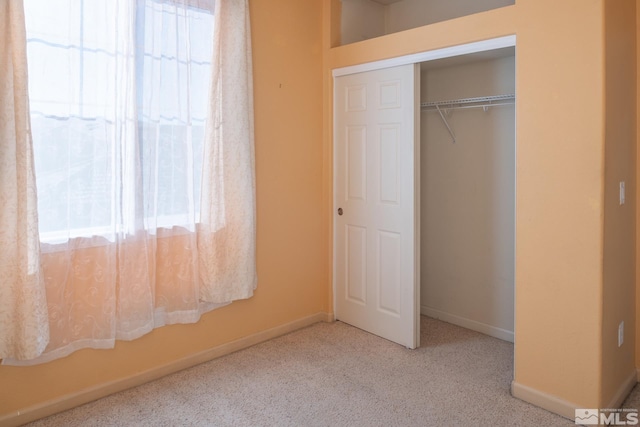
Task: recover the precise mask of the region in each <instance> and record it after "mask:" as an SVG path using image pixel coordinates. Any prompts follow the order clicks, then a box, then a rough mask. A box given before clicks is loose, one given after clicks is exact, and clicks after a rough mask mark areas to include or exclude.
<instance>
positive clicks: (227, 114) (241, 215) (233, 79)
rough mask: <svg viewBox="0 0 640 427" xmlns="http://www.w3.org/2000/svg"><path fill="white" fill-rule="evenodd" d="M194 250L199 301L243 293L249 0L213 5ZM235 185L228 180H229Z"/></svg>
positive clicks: (248, 274) (251, 273) (249, 172)
mask: <svg viewBox="0 0 640 427" xmlns="http://www.w3.org/2000/svg"><path fill="white" fill-rule="evenodd" d="M215 19H216V20H215V25H214V31H215V35H214V38H213V40H214V46H213V67H212V79H211V95H210V101H211V102H210V104H209V105H210V108H209V110H208V115H207V127H206V133H205V147H204V155H205V158H211V159H215V160H214V161H213V162H209V163H207V164H205V167H204V169H203V184H202V185H203V186H202V188H203V191H202V201H201V216H200V230H199V234H198V248H199V249H200V256H199V264H200V276H201V279H202V289H201V295H202V298H203V299H204V300H205V301H210V302H223V301H230V300H234V299H242V298H248V297H250V296H251V295H253V291H254V289H255V288H256V284H257V275H256V268H255V265H256V261H255V251H256V247H255V233H256V231H255V224H256V218H255V215H256V214H255V209H256V208H255V149H254V125H253V68H252V60H251V26H250V25H249V3H248V0H227V1H217V2H216V12H215ZM231 183H233V185H231Z"/></svg>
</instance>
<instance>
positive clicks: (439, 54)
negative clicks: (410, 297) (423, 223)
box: [331, 34, 517, 334]
mask: <svg viewBox="0 0 640 427" xmlns="http://www.w3.org/2000/svg"><path fill="white" fill-rule="evenodd" d="M515 46H516V36H515V34H513V35H508V36H503V37H497V38H493V39H488V40H482V41H478V42H472V43H465V44H461V45H456V46H450V47H445V48H441V49H434V50H430V51H426V52H420V53H415V54H411V55H405V56H399V57H396V58H389V59H383V60H379V61H373V62H368V63H365V64H358V65H352V66H348V67H342V68H335V69H333V70H332V75H333V78H334V79H335V78H336V77H339V76H345V75H348V74H355V73H361V72H365V71H373V70H379V69H382V68H388V67H393V66H396V65H407V64H417V63H420V62H427V61H433V60H436V59H444V58H450V57H453V56H460V55H467V54H472V53H478V52H486V51H490V50H496V49H502V48H506V47H515ZM332 97H333V94H332ZM333 102H334V101H333V99H332V101H331V105H333ZM416 114H419V111H417V112H416ZM332 123H333V125H332V127H333V131H332V135H335V111H334V112H333V122H332ZM332 138H333V136H332ZM416 141H419V138H416ZM333 144H334V141H333V140H332V145H333ZM333 152H334V154H333V157H332V160H333V169H334V170H335V162H336V159H335V146H334V150H333ZM514 160H515V159H514ZM419 163H420V162H419V158H418V159H416V168H417V169H416V172H417V173H416V176H420V173H419V170H420V169H419ZM332 180H333V187H332V188H333V194H334V196H333V198H332V210H331V214H332V215H333V214H334V213H335V210H336V208H337V207H336V200H335V194H336V192H335V185H336V182H335V177H332ZM419 184H420V183H419V182H417V183H416V191H417V192H419V191H420V185H419ZM516 190H517V189H516ZM415 209H416V212H415V218H416V221H418V222H419V219H420V203H416V207H415ZM335 227H336V222H335V221H333V230H332V240H333V271H332V287H333V312H334V316H335V313H336V259H335V256H336V250H335V244H336V242H335V233H336V230H335ZM419 230H420V227H419V224H417V227H416V233H417V236H416V239H417V241H418V242H419V241H420V235H419ZM516 239H517V236H516ZM514 245H515V241H514ZM417 250H418V255H419V244H418V246H417ZM417 261H418V262H417V263H416V265H417V267H416V268H418V271H419V258H418V260H417ZM416 279H417V280H416V286H417V287H419V286H420V276H419V274H418V275H417V277H416ZM514 285H515V284H514ZM514 294H515V289H514ZM418 295H419V294H418ZM416 303H417V304H418V306H419V304H420V301H417V302H416ZM418 317H419V316H418ZM419 326H420V322H419V319H418V327H417V333H418V334H419V333H420V327H419ZM514 333H515V332H514Z"/></svg>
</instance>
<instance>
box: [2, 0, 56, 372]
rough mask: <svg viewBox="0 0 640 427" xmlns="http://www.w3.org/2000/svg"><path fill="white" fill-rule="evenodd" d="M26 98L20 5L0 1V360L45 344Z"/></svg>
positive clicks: (27, 354)
mask: <svg viewBox="0 0 640 427" xmlns="http://www.w3.org/2000/svg"><path fill="white" fill-rule="evenodd" d="M27 95H28V94H27V51H26V42H25V29H24V10H23V6H22V0H4V1H2V2H0V358H6V357H15V358H19V359H29V358H34V357H36V356H38V355H39V354H40V353H42V351H43V350H44V348H45V346H46V345H47V343H48V341H49V327H48V319H47V303H46V297H45V288H44V281H43V280H42V276H41V273H40V260H39V255H40V248H39V240H38V239H39V238H38V214H37V210H36V182H35V176H34V169H33V151H32V142H31V133H30V130H29V99H28V96H27Z"/></svg>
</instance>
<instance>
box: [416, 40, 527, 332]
mask: <svg viewBox="0 0 640 427" xmlns="http://www.w3.org/2000/svg"><path fill="white" fill-rule="evenodd" d="M420 80H421V84H420V87H421V90H420V91H421V94H420V95H421V96H420V99H421V111H420V128H421V132H420V153H421V154H420V176H421V177H420V200H421V202H420V225H421V231H420V234H421V238H420V264H421V266H420V285H421V286H420V287H421V289H420V291H421V298H420V312H421V314H423V315H427V316H430V317H434V318H438V319H441V320H444V321H447V322H450V323H454V324H457V325H460V326H463V327H466V328H469V329H474V330H477V331H479V332H483V333H486V334H489V335H492V336H495V337H498V338H501V339H505V340H508V341H513V322H514V321H513V319H514V262H515V261H514V250H515V235H514V233H515V224H514V218H515V105H514V100H515V57H514V48H504V49H498V50H493V51H488V52H482V53H479V54H471V55H463V56H459V57H452V58H447V59H443V60H435V61H429V62H424V63H422V64H421V71H420Z"/></svg>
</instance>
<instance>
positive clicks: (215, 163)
mask: <svg viewBox="0 0 640 427" xmlns="http://www.w3.org/2000/svg"><path fill="white" fill-rule="evenodd" d="M24 1H25V4H26V5H27V6H26V28H27V31H26V34H27V39H26V46H28V62H29V74H30V75H29V85H30V87H29V101H30V102H31V108H30V114H31V122H32V128H33V131H32V134H33V146H34V157H35V176H36V179H37V183H38V193H37V206H38V209H37V212H38V213H39V214H38V216H37V218H38V220H37V221H36V220H35V218H36V215H37V214H36V208H35V185H34V184H33V183H32V187H29V188H32V191H31V193H30V194H31V196H32V197H33V200H32V204H31V205H29V206H26V205H27V204H28V201H24V204H25V207H24V210H23V211H21V212H25V211H26V209H27V208H29V212H30V213H31V215H32V218H34V222H33V223H32V224H31V228H29V227H27V226H26V225H24V229H25V230H24V236H25V237H21V236H16V237H14V236H9V235H7V236H6V237H5V235H0V236H2V241H1V242H0V243H2V247H0V253H2V254H3V255H4V252H10V251H17V250H16V249H15V248H16V245H17V243H16V242H23V243H20V244H21V245H23V246H25V249H23V250H22V249H21V250H20V251H17V252H20V253H27V246H28V240H27V237H26V236H28V235H29V234H28V233H29V232H31V233H32V236H31V237H32V238H33V242H31V246H33V247H32V248H31V247H29V248H30V249H31V250H30V251H29V252H28V253H29V254H32V256H33V258H29V259H28V261H30V262H31V263H32V264H33V267H34V271H31V270H29V272H30V273H31V274H30V275H27V274H26V273H22V270H20V269H19V268H18V267H14V266H13V265H7V267H6V268H5V265H4V257H3V261H2V262H3V265H2V271H1V272H0V274H2V276H0V277H1V278H2V283H1V284H0V285H1V286H2V288H0V292H3V291H4V290H5V288H7V289H9V290H13V292H14V293H15V295H13V302H9V303H5V298H2V296H3V295H2V294H0V298H2V300H0V328H2V329H0V334H2V335H0V345H2V346H4V345H5V344H4V343H5V341H6V340H5V337H9V338H11V337H22V336H23V335H25V333H26V332H23V329H29V333H31V334H36V332H35V326H31V324H29V325H26V324H21V322H23V320H22V319H23V318H25V319H29V318H30V317H31V318H33V319H34V320H33V321H32V323H33V324H34V325H38V326H41V328H40V329H38V330H37V339H39V340H41V341H38V344H39V346H37V345H35V343H31V341H33V340H34V339H35V338H32V337H30V336H28V335H27V336H26V337H25V339H24V341H25V342H27V343H28V344H29V345H30V346H31V347H30V349H29V351H28V352H24V351H22V350H21V351H17V350H16V349H17V347H16V344H13V342H11V343H12V346H7V350H6V351H5V347H0V351H2V353H0V356H1V357H2V358H3V359H4V360H3V364H10V365H31V364H37V363H44V362H47V361H50V360H53V359H56V358H59V357H64V356H66V355H68V354H70V353H71V352H73V351H76V350H78V349H82V348H97V349H106V348H112V347H113V346H114V344H115V341H116V340H118V339H121V340H133V339H136V338H138V337H140V336H142V335H144V334H146V333H148V332H149V331H151V330H153V329H154V328H156V327H159V326H163V325H167V324H174V323H193V322H196V321H198V319H199V318H200V316H201V315H202V314H203V313H205V312H208V311H210V310H213V309H215V308H218V307H221V306H224V305H226V304H229V303H231V302H232V301H234V300H238V299H244V298H249V297H251V296H252V295H253V291H254V289H255V288H256V283H257V275H256V268H255V233H256V229H255V221H256V219H255V178H254V132H253V87H252V64H251V34H250V26H249V6H248V0H110V1H109V2H93V1H91V2H86V1H84V2H79V1H78V0H24ZM29 2H33V4H37V5H38V7H34V8H33V9H32V10H30V8H29ZM15 3H22V2H21V1H16V2H15ZM47 8H49V9H47ZM56 14H61V15H59V16H58V15H56ZM52 17H54V18H56V19H52ZM52 21H53V22H55V21H58V22H68V24H67V25H65V26H63V27H64V28H61V29H60V28H58V29H56V28H54V29H50V28H49V25H50V23H51V22H52ZM11 22H12V25H17V27H18V29H19V28H22V31H23V34H22V39H21V43H20V45H21V49H22V51H23V52H24V50H25V38H24V25H25V23H24V20H23V21H22V25H20V24H15V22H20V21H19V20H16V21H14V18H12V19H11ZM73 22H82V25H77V26H74V24H73ZM4 28H6V26H5V27H4ZM86 28H91V29H92V31H91V32H89V33H87V32H85V29H86ZM5 31H6V30H5ZM101 31H102V33H101ZM87 34H90V35H91V36H90V37H87ZM94 34H103V35H102V36H100V37H94V36H93V35H94ZM203 40H208V41H210V43H206V42H203ZM0 48H1V49H5V48H6V47H4V46H2V47H0ZM13 56H15V55H13ZM54 58H60V59H58V60H54ZM22 65H23V66H24V64H22ZM0 66H2V67H3V70H4V68H5V67H6V65H5V63H4V62H2V63H0ZM21 72H22V73H23V74H24V73H25V72H26V70H24V69H23V70H21ZM38 73H41V74H38ZM3 76H6V73H3V74H2V75H0V79H6V78H5V77H3ZM24 78H26V75H25V77H23V79H24ZM2 84H3V85H4V82H2ZM22 84H23V85H25V87H23V88H22V89H21V91H22V92H20V96H16V97H15V98H16V99H17V98H19V99H21V101H20V102H24V103H25V106H24V107H23V108H24V112H23V115H24V117H23V119H26V120H28V119H29V115H28V114H27V113H26V111H27V110H28V109H29V108H28V106H27V105H26V102H27V96H26V82H25V81H23V82H22ZM2 88H3V90H4V86H2ZM51 88H56V90H55V91H52V90H51ZM0 96H4V92H3V94H2V95H0ZM54 97H58V98H55V99H54ZM60 99H62V100H63V102H60ZM2 101H3V104H2V105H3V106H5V105H8V104H7V102H6V101H4V99H3V100H2ZM3 114H4V111H3ZM17 116H18V115H17V114H16V117H17ZM0 126H2V124H0ZM26 128H27V127H26V126H25V130H26ZM0 129H1V131H2V132H3V135H5V133H6V132H5V131H6V129H4V128H1V127H0ZM3 138H4V137H3ZM13 140H15V141H19V142H20V144H24V145H27V144H26V142H27V141H28V137H27V136H20V135H18V136H17V137H13ZM22 140H25V141H24V142H23V141H22ZM20 144H19V145H20ZM24 150H25V153H28V150H27V148H24ZM5 154H6V153H5V149H4V147H3V152H2V155H3V157H2V161H3V162H4V161H5V159H4V155H5ZM14 157H15V155H14ZM18 157H19V156H18ZM12 158H13V157H12ZM7 161H10V162H12V163H14V162H15V161H14V160H12V159H8V160H7ZM3 165H4V164H3ZM27 166H28V165H22V166H20V164H18V168H19V169H21V170H22V169H24V171H25V172H24V173H25V174H27V175H26V176H28V171H29V170H30V169H31V170H32V171H33V169H34V168H33V167H31V168H29V167H27ZM2 173H4V167H3V172H2ZM31 173H32V175H33V172H31ZM13 174H15V172H13ZM18 176H19V173H18ZM14 181H15V179H14ZM4 183H5V180H4V179H3V181H2V184H3V185H4ZM20 185H21V184H20V183H18V184H14V187H15V188H16V189H14V192H16V193H17V194H18V195H17V196H15V197H16V199H19V200H22V199H23V198H25V197H26V194H24V193H25V191H24V190H20ZM25 187H26V184H25ZM3 190H4V189H3ZM3 190H0V191H3ZM1 194H3V197H4V193H1ZM3 200H4V199H3ZM21 203H22V202H21ZM2 209H3V211H2V212H3V216H0V218H1V219H2V225H4V224H9V222H8V221H11V218H7V219H6V220H5V214H4V208H2ZM23 215H24V214H23ZM14 216H16V217H17V216H20V214H18V215H14ZM24 216H25V217H27V218H28V216H26V215H24ZM13 221H24V220H23V218H22V217H20V219H19V220H18V219H17V218H14V219H13ZM14 224H15V222H14ZM18 224H20V222H18ZM38 225H39V236H40V239H38ZM7 228H8V226H6V227H5V226H3V227H2V229H3V230H5V229H7ZM13 228H14V229H15V228H16V227H15V226H13ZM18 229H20V228H19V227H18ZM33 230H35V231H33ZM0 232H1V231H0ZM33 233H35V234H33ZM20 239H22V240H20ZM38 248H39V249H40V252H41V253H40V254H38ZM21 265H22V264H21ZM24 265H25V268H26V267H31V265H30V264H28V263H26V261H25V264H24ZM38 266H40V267H41V269H40V276H41V277H42V278H43V281H42V280H39V277H40V276H38V269H37V268H35V267H38ZM5 271H6V272H11V273H12V274H14V276H8V277H5V275H6V274H7V273H5ZM16 272H19V273H20V274H21V276H20V280H21V281H18V277H17V276H15V274H16ZM23 276H24V277H23ZM27 279H28V280H29V281H28V282H27ZM42 282H44V285H42ZM6 283H11V284H12V286H7V285H6ZM14 283H15V284H16V285H15V286H13V284H14ZM38 283H40V287H39V288H38V286H37V284H38ZM34 289H40V290H41V292H40V294H37V293H35V292H34ZM45 291H46V292H45ZM37 297H39V298H37ZM22 301H28V302H26V303H22ZM18 302H20V303H22V304H24V306H21V305H20V304H18ZM36 302H40V306H37V305H36ZM16 310H20V313H17V314H14V313H15V311H16ZM5 312H6V313H8V314H11V316H9V315H5ZM43 318H44V321H43V320H42V319H43ZM36 320H39V322H36ZM31 330H34V332H31ZM27 338H28V339H27ZM14 340H15V339H14Z"/></svg>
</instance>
